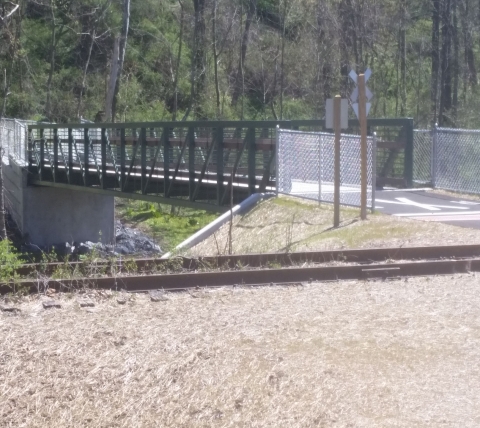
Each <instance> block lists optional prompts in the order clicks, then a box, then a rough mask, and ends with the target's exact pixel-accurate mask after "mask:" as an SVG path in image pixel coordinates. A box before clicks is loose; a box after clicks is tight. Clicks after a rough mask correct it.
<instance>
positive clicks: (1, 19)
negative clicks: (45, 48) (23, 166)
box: [0, 1, 19, 241]
mask: <svg viewBox="0 0 480 428" xmlns="http://www.w3.org/2000/svg"><path fill="white" fill-rule="evenodd" d="M18 9H19V5H18V4H16V3H12V2H10V1H7V2H4V3H3V4H2V8H1V9H0V34H1V33H2V32H3V31H4V30H5V29H6V28H7V26H8V24H9V22H10V19H11V17H12V16H13V14H14V13H15V12H16V11H17V10H18ZM13 61H14V58H12V64H13ZM7 96H8V84H7V71H6V70H4V85H3V106H2V109H1V110H0V240H2V241H3V240H4V239H6V238H7V229H6V225H5V216H6V212H5V196H4V189H3V171H2V166H3V141H2V140H1V137H2V136H3V132H2V129H1V127H2V122H3V116H4V115H5V108H6V102H7Z"/></svg>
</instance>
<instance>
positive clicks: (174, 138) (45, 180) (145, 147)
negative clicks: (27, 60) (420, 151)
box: [0, 119, 413, 243]
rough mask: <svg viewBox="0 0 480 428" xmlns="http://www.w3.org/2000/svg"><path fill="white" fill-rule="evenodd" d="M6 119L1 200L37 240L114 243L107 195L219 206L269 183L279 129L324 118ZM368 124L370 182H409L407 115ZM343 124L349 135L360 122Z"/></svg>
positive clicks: (318, 125) (1, 133)
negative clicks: (17, 125)
mask: <svg viewBox="0 0 480 428" xmlns="http://www.w3.org/2000/svg"><path fill="white" fill-rule="evenodd" d="M5 123H6V122H5V121H4V122H3V128H2V123H0V138H1V139H3V142H4V143H3V146H4V148H5V147H6V149H7V155H8V160H7V163H9V165H8V167H6V168H5V169H4V171H5V184H6V188H7V192H6V194H7V199H8V203H7V207H8V209H9V211H10V212H11V213H13V215H12V216H13V217H14V219H15V221H16V222H17V224H19V225H20V226H19V227H20V230H22V232H24V233H26V234H28V235H29V236H31V237H33V236H35V237H36V238H35V239H33V238H32V239H31V240H32V241H33V242H35V243H36V242H40V241H41V242H42V243H52V242H58V241H60V242H62V241H63V242H66V241H73V240H86V239H88V240H95V237H93V235H92V233H94V234H96V235H97V237H98V232H99V231H100V233H101V234H102V237H103V238H104V239H103V240H104V241H106V242H109V241H111V240H112V239H113V238H112V236H114V233H115V231H114V230H113V227H114V226H113V225H114V221H113V219H114V202H113V201H114V197H120V198H131V199H139V200H146V201H152V202H157V203H164V204H170V205H176V206H183V207H195V208H200V209H205V210H210V211H217V212H223V211H226V210H228V208H229V207H230V206H231V204H236V203H238V202H240V201H242V200H244V199H245V198H247V197H248V196H249V195H251V194H253V193H256V192H271V191H275V190H276V180H275V178H276V128H277V126H279V127H280V128H284V129H297V130H308V131H323V130H324V125H325V124H324V121H323V120H296V121H199V122H143V123H101V124H100V123H74V124H49V123H31V122H30V123H24V128H25V133H22V132H17V131H15V133H14V134H12V133H11V132H10V134H9V131H8V129H6V127H5ZM368 125H369V130H370V132H374V131H376V132H377V176H378V177H377V183H378V182H380V183H383V184H391V185H395V184H397V185H400V186H402V185H404V186H407V185H409V184H411V179H412V155H413V120H412V119H369V121H368ZM349 126H350V128H351V129H350V130H349V132H353V133H355V132H356V129H357V128H358V122H357V121H356V120H351V121H350V122H349ZM12 135H14V137H13V139H12ZM12 140H13V144H12ZM5 141H7V143H8V142H9V141H10V144H5ZM105 219H106V220H105ZM86 220H88V221H86ZM89 222H90V223H94V224H96V226H95V227H91V228H90V229H92V230H93V231H94V232H92V233H90V235H88V234H87V235H88V237H85V236H86V232H85V233H84V232H82V233H80V234H74V233H73V232H72V230H73V228H75V227H77V226H78V225H81V224H85V223H89ZM61 225H63V226H61ZM60 226H61V227H60ZM107 226H108V227H107ZM60 229H61V230H63V232H62V233H60V234H58V233H56V232H55V231H56V230H60ZM46 235H50V236H49V238H48V239H40V238H41V237H44V236H46ZM80 235H81V236H80Z"/></svg>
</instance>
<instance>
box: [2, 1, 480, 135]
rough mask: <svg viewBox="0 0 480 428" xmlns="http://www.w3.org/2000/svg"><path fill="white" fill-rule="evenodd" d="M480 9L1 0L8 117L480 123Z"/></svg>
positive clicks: (465, 5) (403, 4)
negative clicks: (352, 97) (333, 110)
mask: <svg viewBox="0 0 480 428" xmlns="http://www.w3.org/2000/svg"><path fill="white" fill-rule="evenodd" d="M479 47H480V2H479V1H478V0H396V1H394V0H238V1H234V0H16V1H6V0H0V70H1V76H2V79H1V85H0V117H2V116H7V117H16V118H24V119H33V120H47V121H55V122H73V121H78V120H79V119H80V118H86V119H89V120H95V121H105V120H114V121H150V120H155V121H162V120H194V119H195V120H203V119H210V120H215V119H253V120H265V119H317V118H322V117H323V116H324V106H325V98H329V97H332V96H334V95H336V94H337V93H339V94H341V95H342V96H345V97H348V95H349V93H350V92H351V90H352V85H353V82H351V81H349V78H348V73H349V72H350V70H351V69H354V70H356V71H357V72H363V70H365V69H366V68H367V67H370V68H371V69H372V71H373V75H372V77H371V78H370V80H369V83H368V85H369V87H370V88H371V90H372V91H373V92H374V94H375V97H374V99H373V105H372V109H371V111H370V116H371V117H413V118H414V120H415V125H416V126H417V127H426V126H431V125H432V124H433V123H438V124H439V125H443V126H451V127H480V118H479V117H478V115H477V111H478V110H479V107H480V103H479V100H478V98H479V96H478V95H479V90H478V77H477V68H478V61H479Z"/></svg>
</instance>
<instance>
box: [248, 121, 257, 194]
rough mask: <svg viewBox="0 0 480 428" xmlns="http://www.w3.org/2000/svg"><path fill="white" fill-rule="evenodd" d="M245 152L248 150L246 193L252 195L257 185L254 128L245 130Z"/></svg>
mask: <svg viewBox="0 0 480 428" xmlns="http://www.w3.org/2000/svg"><path fill="white" fill-rule="evenodd" d="M246 139H247V150H248V193H249V195H252V194H253V193H255V185H256V183H257V177H256V175H255V174H256V161H255V155H256V147H255V128H248V130H247V135H246Z"/></svg>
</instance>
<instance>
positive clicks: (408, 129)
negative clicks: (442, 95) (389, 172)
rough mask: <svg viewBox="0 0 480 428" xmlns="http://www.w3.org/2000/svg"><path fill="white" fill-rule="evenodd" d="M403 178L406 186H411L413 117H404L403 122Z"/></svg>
mask: <svg viewBox="0 0 480 428" xmlns="http://www.w3.org/2000/svg"><path fill="white" fill-rule="evenodd" d="M405 138H406V141H405V164H404V172H405V180H406V182H407V187H412V186H413V119H406V123H405Z"/></svg>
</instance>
